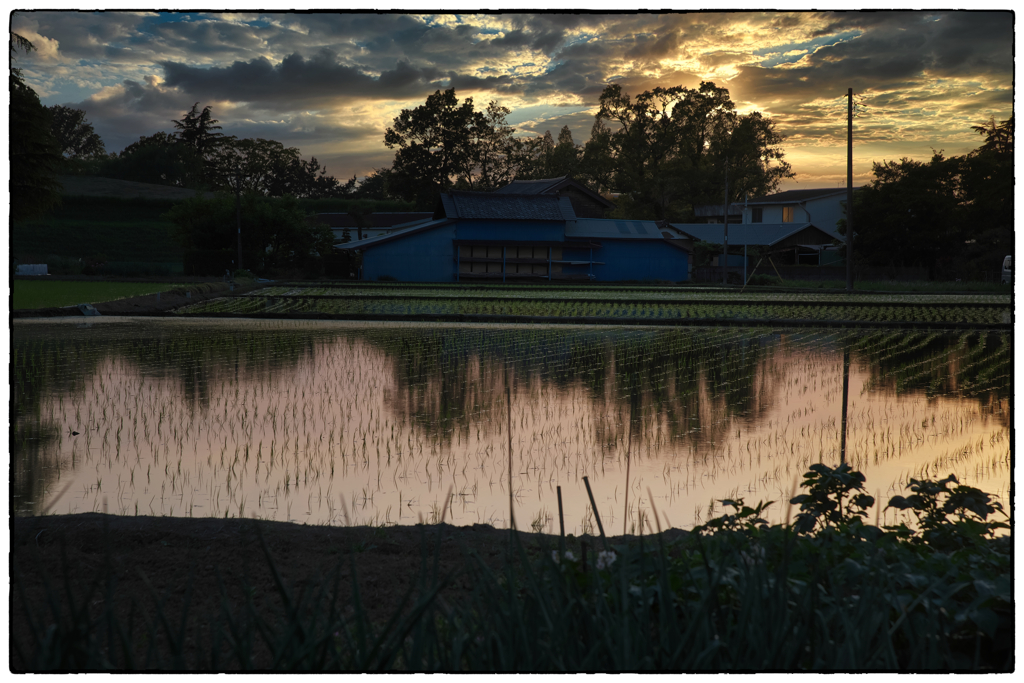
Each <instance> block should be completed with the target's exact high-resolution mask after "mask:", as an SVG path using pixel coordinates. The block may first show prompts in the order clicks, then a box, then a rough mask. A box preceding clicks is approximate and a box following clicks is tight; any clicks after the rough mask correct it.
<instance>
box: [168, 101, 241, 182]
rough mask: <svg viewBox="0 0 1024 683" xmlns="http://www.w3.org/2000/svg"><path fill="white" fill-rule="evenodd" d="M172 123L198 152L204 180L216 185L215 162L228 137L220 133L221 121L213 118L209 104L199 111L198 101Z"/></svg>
mask: <svg viewBox="0 0 1024 683" xmlns="http://www.w3.org/2000/svg"><path fill="white" fill-rule="evenodd" d="M171 123H173V124H174V127H175V128H176V129H177V132H176V133H175V135H177V137H178V139H179V140H180V141H181V142H182V143H183V144H184V145H185V146H186V147H188V148H190V149H192V150H194V151H195V153H196V157H197V158H198V160H199V163H200V172H201V177H202V179H203V182H204V183H206V184H208V185H212V186H216V184H217V178H216V173H217V169H216V167H215V164H214V163H213V161H214V157H215V156H216V154H217V152H218V150H219V148H220V146H221V145H223V144H224V143H225V142H226V141H227V140H228V138H226V137H225V136H224V134H223V133H219V132H216V131H219V130H220V129H221V126H218V125H216V124H217V123H219V121H218V120H217V119H215V118H213V112H212V111H211V107H210V106H209V105H207V106H205V107H203V110H202V111H199V103H198V102H196V103H195V104H193V105H192V108H191V109H190V110H189V111H187V112H185V115H184V116H183V117H182V118H181V119H180V120H172V121H171Z"/></svg>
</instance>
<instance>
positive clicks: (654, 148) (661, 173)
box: [597, 83, 684, 220]
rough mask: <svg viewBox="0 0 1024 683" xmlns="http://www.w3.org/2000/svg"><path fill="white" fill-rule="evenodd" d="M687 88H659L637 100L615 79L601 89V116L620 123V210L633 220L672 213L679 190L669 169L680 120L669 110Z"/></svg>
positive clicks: (616, 134) (615, 140) (616, 148)
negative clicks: (673, 117) (624, 90)
mask: <svg viewBox="0 0 1024 683" xmlns="http://www.w3.org/2000/svg"><path fill="white" fill-rule="evenodd" d="M683 92H684V89H683V88H682V87H681V86H675V87H672V88H660V87H659V88H655V89H654V90H651V91H646V92H643V93H640V94H639V95H637V97H636V99H635V100H634V99H631V98H630V96H629V95H627V94H626V93H624V92H622V86H620V85H619V84H617V83H616V84H612V85H609V86H608V87H606V88H605V89H604V92H602V93H601V97H600V99H599V104H600V109H599V110H598V113H597V119H598V120H600V121H602V122H604V121H613V122H615V123H617V124H618V126H619V127H618V130H615V131H613V132H612V134H611V149H612V153H613V155H614V157H615V177H614V183H615V186H616V189H617V190H619V191H620V192H622V193H623V196H622V197H621V198H620V202H619V207H618V209H617V212H618V213H620V214H623V215H628V216H629V217H631V218H651V219H656V220H657V219H663V218H666V217H668V214H669V205H670V204H671V203H672V202H673V201H674V200H675V199H677V198H678V196H679V193H680V186H679V182H678V179H677V178H676V177H674V176H675V175H676V174H675V173H671V172H670V168H669V163H670V162H671V161H672V160H673V159H674V158H675V157H676V153H677V150H678V149H679V130H678V121H673V119H672V116H671V111H672V107H673V106H674V105H675V104H676V103H677V102H678V101H679V100H680V99H681V97H682V95H683Z"/></svg>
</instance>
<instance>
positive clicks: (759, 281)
mask: <svg viewBox="0 0 1024 683" xmlns="http://www.w3.org/2000/svg"><path fill="white" fill-rule="evenodd" d="M747 284H748V285H756V286H758V287H772V286H778V285H781V284H782V280H780V279H779V278H778V277H777V276H775V275H751V276H750V279H749V280H748V281H747Z"/></svg>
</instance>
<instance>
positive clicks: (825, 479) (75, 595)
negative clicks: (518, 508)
mask: <svg viewBox="0 0 1024 683" xmlns="http://www.w3.org/2000/svg"><path fill="white" fill-rule="evenodd" d="M812 469H813V468H812ZM858 476H860V475H859V473H856V472H851V471H850V470H849V468H847V467H846V466H840V467H839V468H836V469H835V470H831V469H829V468H826V467H822V466H818V469H817V470H815V471H813V472H811V473H808V474H807V475H805V480H806V481H805V483H804V486H807V487H808V491H809V492H808V494H806V495H803V496H797V497H796V498H794V499H793V501H792V502H794V503H800V505H801V513H800V514H799V515H798V516H797V520H796V522H795V523H794V524H792V525H790V524H785V525H776V526H772V527H769V526H768V525H767V524H765V523H764V522H763V520H761V519H760V518H759V514H760V511H761V510H763V509H764V507H763V506H760V505H759V506H758V507H757V508H754V509H751V508H749V507H747V506H745V505H743V502H742V500H741V501H723V503H724V504H725V505H726V506H727V507H732V508H733V509H734V512H733V513H732V514H728V515H724V516H722V517H718V518H716V519H714V520H711V521H709V522H708V523H707V524H706V525H704V526H703V527H699V528H698V529H696V530H695V532H694V533H692V534H689V535H688V536H685V537H683V538H682V539H680V540H678V541H675V542H673V543H666V542H665V541H664V537H663V536H661V535H658V536H656V537H654V538H651V537H647V538H644V537H642V536H641V537H639V538H638V539H636V538H634V539H629V540H625V539H620V542H618V543H614V544H613V543H612V542H611V541H609V540H608V539H606V538H605V537H604V535H603V533H602V535H601V537H600V538H599V539H595V538H592V537H588V538H586V539H573V538H559V539H558V541H557V543H555V542H552V543H551V545H550V547H543V548H542V552H540V553H539V554H537V555H535V556H534V557H533V559H531V557H530V556H529V555H528V553H527V552H526V549H525V548H524V545H523V543H522V542H521V539H520V537H519V534H518V533H517V532H514V531H510V532H509V543H508V547H507V551H506V552H507V556H506V561H505V568H504V570H502V571H500V572H497V573H496V572H492V571H491V570H490V569H489V567H488V566H487V564H486V563H485V562H483V561H482V560H481V559H480V558H478V557H475V556H473V555H472V554H469V555H467V556H466V558H465V562H464V565H463V567H462V568H461V569H460V570H458V571H457V572H455V574H454V575H444V576H442V575H441V574H440V573H439V572H438V569H437V567H438V564H437V560H438V556H439V551H440V537H441V535H440V534H435V538H436V539H437V542H436V545H433V547H431V545H432V544H431V543H430V542H429V541H428V539H427V535H426V532H425V531H424V535H423V537H422V539H423V540H422V546H421V552H422V563H421V566H422V569H421V571H420V572H419V583H418V585H414V586H413V587H412V588H411V589H410V592H409V593H408V594H407V595H406V597H405V601H404V603H403V607H401V608H399V609H398V610H397V611H396V612H395V613H394V615H393V616H392V617H391V618H390V619H389V620H387V622H386V623H373V622H371V620H369V619H368V618H367V616H366V611H365V610H364V608H363V606H362V602H361V598H360V592H359V580H358V577H357V574H356V571H355V562H354V559H352V560H351V566H352V575H351V576H352V578H351V581H352V596H353V597H352V600H351V603H350V604H340V603H339V601H338V599H337V595H338V592H339V591H338V586H339V584H338V582H339V580H340V570H341V567H342V564H339V565H337V567H335V569H334V571H333V572H327V573H326V574H325V575H324V576H323V578H322V580H321V581H320V582H318V583H317V582H314V583H312V584H311V583H309V582H306V583H305V584H303V585H301V586H296V585H292V586H289V585H287V584H286V582H285V580H284V579H283V578H282V577H281V573H280V572H279V570H278V567H279V566H281V567H283V566H284V564H283V563H284V562H285V560H283V558H275V557H273V554H272V553H271V551H270V549H269V548H268V546H267V544H266V543H265V542H263V537H262V534H261V533H260V531H259V527H258V526H256V527H255V529H256V534H257V537H258V539H259V542H260V543H261V545H262V548H263V553H264V556H265V558H266V561H267V562H268V564H269V566H270V568H271V570H272V572H273V576H274V581H275V587H276V596H273V598H274V599H273V600H268V599H266V598H267V597H268V596H257V597H256V598H255V599H254V596H252V595H251V593H249V592H246V595H247V596H248V597H247V598H246V599H245V600H243V601H242V603H241V604H240V603H238V602H237V601H234V602H232V601H231V600H229V599H228V597H227V594H226V593H223V589H222V593H223V600H222V608H221V612H220V614H218V615H205V616H206V617H211V616H212V618H208V619H207V623H209V624H210V627H209V629H208V630H207V634H208V637H206V638H203V639H202V642H198V643H196V644H195V648H194V651H190V654H189V656H188V657H187V658H186V654H185V653H186V647H185V638H184V633H185V632H186V625H187V623H188V622H189V620H195V619H196V618H197V615H194V614H189V613H188V611H187V604H188V597H187V595H188V593H190V592H191V587H190V586H191V584H189V586H188V587H186V588H185V589H184V590H186V591H187V592H186V598H185V605H186V607H185V612H184V613H183V614H181V615H180V618H171V617H170V615H168V614H166V613H165V612H164V609H163V605H164V598H163V597H162V596H160V595H157V594H156V593H155V591H154V592H153V594H152V595H150V596H146V597H144V598H142V599H139V600H138V601H137V602H135V601H134V600H133V610H132V614H133V615H134V621H132V620H128V621H127V622H125V621H122V620H120V619H118V618H117V617H116V616H115V615H114V614H113V613H112V612H111V610H110V608H109V607H108V606H109V605H110V604H112V600H111V596H112V594H113V592H114V591H115V590H116V584H117V577H116V576H115V575H113V574H112V570H111V563H110V561H109V554H110V551H109V547H108V550H107V557H108V560H107V561H106V562H105V563H103V567H102V568H101V569H100V570H99V571H98V572H96V573H95V576H94V578H93V579H92V582H91V584H90V587H89V588H88V590H86V591H84V592H81V591H78V592H76V591H74V590H73V589H72V588H71V587H70V584H69V583H66V584H65V586H63V587H60V586H54V587H53V589H52V590H51V591H50V595H49V608H50V611H49V613H47V614H40V613H36V614H33V613H32V611H31V610H30V609H28V608H27V606H26V603H25V601H24V597H20V600H21V603H22V604H20V605H19V596H23V593H22V592H21V589H20V579H19V577H20V576H21V575H22V574H23V573H24V572H25V571H27V570H28V568H24V567H19V566H17V565H16V564H15V565H12V608H11V609H12V619H25V620H27V621H28V623H29V625H30V627H31V638H30V642H25V640H18V639H12V643H11V652H12V665H11V666H12V669H13V670H16V671H24V670H33V671H34V670H44V669H53V668H56V669H64V670H100V669H139V668H142V669H174V670H189V669H194V670H219V669H228V668H230V669H260V670H266V669H281V670H358V671H369V670H402V671H531V672H532V671H635V670H652V671H677V670H678V671H698V670H717V671H723V670H736V671H744V670H745V671H772V670H774V671H798V670H825V671H828V670H831V671H834V670H875V671H878V670H886V671H898V670H912V671H919V670H1000V671H1012V670H1013V667H1014V659H1013V631H1014V613H1013V603H1012V585H1011V578H1010V577H1011V571H1012V545H1011V542H1010V539H1009V538H1008V537H999V538H994V537H993V536H992V534H991V532H992V531H993V530H994V528H995V527H997V526H999V527H1002V526H1004V525H1002V524H993V523H988V522H985V521H984V519H985V517H986V516H987V514H988V512H987V510H991V509H992V506H989V507H987V508H986V507H985V506H986V505H987V501H988V498H987V496H984V494H980V492H977V491H976V490H975V489H970V488H969V487H961V486H958V487H956V488H954V489H949V488H947V486H946V485H947V484H949V483H950V482H951V481H952V482H954V483H955V479H952V478H949V479H947V480H944V481H943V482H927V481H926V482H923V484H922V482H916V480H914V481H915V483H916V484H919V485H921V487H920V489H915V490H917V491H918V493H915V496H909V497H908V498H906V499H904V498H902V497H899V496H897V497H894V498H893V499H892V500H891V501H890V506H892V507H897V508H900V509H908V508H910V509H913V510H915V514H917V515H918V521H919V522H920V524H921V528H922V529H923V531H922V532H920V533H919V532H914V531H911V530H909V529H908V528H907V527H906V526H905V525H901V526H899V527H887V528H885V529H880V528H877V527H873V526H870V525H866V524H863V523H862V521H861V520H860V518H859V517H858V514H860V513H858V512H857V508H858V507H866V506H869V505H870V502H869V500H868V498H870V497H868V496H866V494H863V493H857V491H862V490H863V486H861V485H860V483H859V482H863V477H862V476H860V479H859V482H858V479H857V477H858ZM929 487H931V488H929ZM921 491H923V493H921ZM850 494H856V495H853V497H852V498H851V497H850ZM943 495H945V496H946V497H945V499H942V496H943ZM829 501H832V502H833V503H838V507H837V506H836V505H830V504H829ZM934 503H938V507H935V506H934V505H933V504H934ZM965 506H966V507H965ZM965 509H969V510H973V511H975V512H977V513H978V514H976V515H974V516H970V515H968V516H964V515H963V514H962V513H963V512H964V510H965ZM947 512H948V513H949V514H950V515H952V516H953V517H955V519H946V513H947ZM940 513H941V514H940ZM654 516H655V519H657V513H656V511H655V512H654ZM597 521H598V525H599V526H600V521H599V519H598V520H597ZM255 524H258V523H256V522H254V525H255ZM542 539H543V537H542ZM109 542H111V541H109V539H108V543H109ZM346 561H348V560H346ZM66 569H68V568H65V570H66ZM65 575H66V573H65ZM454 580H463V581H467V582H468V583H469V585H471V586H472V587H473V593H472V597H471V598H470V599H468V600H465V601H463V602H460V603H459V604H454V605H453V604H447V603H446V602H444V601H442V600H440V599H439V597H438V596H439V594H440V592H441V591H442V589H443V588H444V587H445V586H446V585H447V584H448V583H449V582H451V581H454ZM258 603H261V604H262V605H263V608H258V607H256V606H255V605H256V604H258ZM271 603H273V604H271ZM200 618H201V617H200ZM204 630H206V629H204Z"/></svg>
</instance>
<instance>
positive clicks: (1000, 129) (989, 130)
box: [971, 114, 1013, 154]
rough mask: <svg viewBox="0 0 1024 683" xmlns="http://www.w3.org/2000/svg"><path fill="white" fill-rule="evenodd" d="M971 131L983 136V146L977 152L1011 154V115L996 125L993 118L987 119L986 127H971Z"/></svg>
mask: <svg viewBox="0 0 1024 683" xmlns="http://www.w3.org/2000/svg"><path fill="white" fill-rule="evenodd" d="M971 130H973V131H975V132H977V133H980V134H982V135H984V136H985V144H984V145H982V146H981V147H979V148H978V151H984V152H996V153H997V154H1012V153H1013V114H1010V118H1008V119H1006V120H1005V121H1002V122H1000V123H999V125H998V126H997V125H996V119H995V117H994V116H993V117H992V118H990V119H989V122H988V125H987V126H986V125H984V124H983V125H980V126H971Z"/></svg>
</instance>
